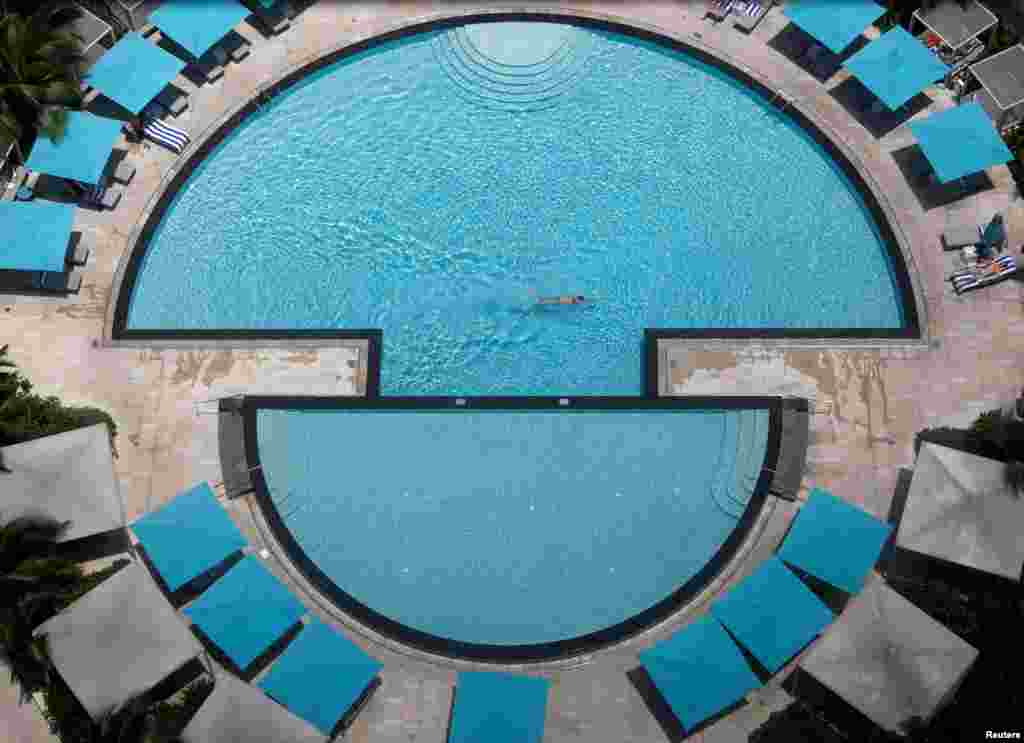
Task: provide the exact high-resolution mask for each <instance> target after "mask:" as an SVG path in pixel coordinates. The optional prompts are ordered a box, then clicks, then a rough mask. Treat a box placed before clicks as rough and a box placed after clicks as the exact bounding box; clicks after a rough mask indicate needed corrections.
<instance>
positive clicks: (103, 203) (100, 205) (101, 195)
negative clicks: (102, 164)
mask: <svg viewBox="0 0 1024 743" xmlns="http://www.w3.org/2000/svg"><path fill="white" fill-rule="evenodd" d="M120 201H121V192H120V191H112V190H111V189H109V188H107V186H106V185H105V184H101V183H97V184H95V185H92V186H88V187H87V188H86V189H85V192H84V194H83V195H82V199H81V204H82V206H91V207H95V208H97V209H113V208H114V207H116V206H117V205H118V204H119V203H120Z"/></svg>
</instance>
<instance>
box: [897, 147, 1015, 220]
mask: <svg viewBox="0 0 1024 743" xmlns="http://www.w3.org/2000/svg"><path fill="white" fill-rule="evenodd" d="M892 159H893V160H894V161H895V162H896V167H898V168H899V169H900V172H901V173H902V174H903V177H904V179H905V180H906V182H907V185H908V186H910V190H911V191H912V192H913V194H914V198H916V199H917V201H918V203H919V204H920V205H921V209H923V210H924V211H926V212H927V211H931V210H932V209H937V208H939V207H941V206H949V205H950V204H953V203H955V202H957V201H960V200H961V199H966V198H967V197H968V196H974V195H975V194H978V193H981V192H983V191H990V190H992V189H993V188H995V184H993V183H992V180H991V179H990V178H989V177H988V174H987V173H986V172H985V171H983V170H982V171H979V172H977V173H972V174H970V175H967V176H964V177H963V178H958V179H956V180H953V181H950V182H949V183H939V182H938V180H937V179H935V178H933V176H934V174H935V171H934V170H933V169H932V166H931V163H930V162H929V161H928V158H927V157H925V154H924V150H922V149H921V147H920V146H919V145H916V144H915V145H910V146H909V147H904V148H902V149H899V150H893V152H892Z"/></svg>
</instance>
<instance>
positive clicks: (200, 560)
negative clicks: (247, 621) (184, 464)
mask: <svg viewBox="0 0 1024 743" xmlns="http://www.w3.org/2000/svg"><path fill="white" fill-rule="evenodd" d="M132 531H133V532H134V533H135V536H136V537H137V538H138V540H139V541H140V542H141V543H142V546H143V547H145V549H146V555H147V556H148V557H149V559H150V562H152V563H153V566H154V567H155V568H156V570H157V572H158V573H160V576H161V577H162V578H163V579H164V582H165V583H167V587H168V588H169V589H170V590H171V591H176V590H178V589H179V588H181V586H183V585H184V584H185V583H187V582H188V581H190V580H192V578H195V577H196V576H197V575H199V574H200V573H202V572H203V571H205V570H209V569H210V568H212V567H213V566H214V565H216V564H217V563H219V562H220V561H221V560H223V559H224V558H225V557H227V556H228V555H230V554H231V553H232V552H234V551H236V550H239V549H241V548H242V547H244V546H245V537H243V536H242V534H241V533H240V532H239V531H238V529H237V528H236V527H235V524H234V522H233V521H232V520H231V517H230V516H228V514H227V513H226V512H225V511H224V509H223V508H222V507H221V505H220V504H219V503H218V502H217V497H216V496H215V495H214V494H213V490H212V489H211V488H210V485H209V484H208V483H205V482H203V483H200V484H199V485H196V486H195V487H194V488H192V489H191V490H186V491H185V492H184V493H181V494H180V495H178V496H177V497H176V498H174V500H172V501H170V502H169V503H167V504H165V505H163V506H161V507H160V508H158V509H157V510H155V511H153V512H151V513H147V514H146V515H145V516H143V517H142V518H140V519H139V520H138V521H136V522H135V523H134V524H132ZM186 545H187V547H184V546H186Z"/></svg>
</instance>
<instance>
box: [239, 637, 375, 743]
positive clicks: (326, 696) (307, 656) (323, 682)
mask: <svg viewBox="0 0 1024 743" xmlns="http://www.w3.org/2000/svg"><path fill="white" fill-rule="evenodd" d="M382 667H383V666H382V665H381V663H379V662H378V661H377V660H375V659H374V658H372V657H370V656H369V655H367V654H366V653H364V652H363V651H362V650H361V649H360V648H359V647H358V646H357V645H356V644H355V643H353V642H352V641H351V640H349V639H348V638H346V637H345V636H344V635H342V634H340V633H338V632H335V631H334V630H333V629H331V628H330V627H328V626H327V625H325V624H323V623H321V622H317V621H313V622H310V623H309V624H308V625H306V626H305V627H304V628H303V630H302V632H300V633H299V636H298V637H296V638H295V640H294V641H293V642H292V643H291V645H289V646H288V648H287V649H286V650H285V651H284V653H283V654H282V655H281V657H280V658H278V659H277V661H276V662H275V663H274V665H273V666H272V667H271V668H270V671H269V672H268V673H267V674H266V676H264V677H263V679H262V680H261V681H260V682H259V687H260V688H261V689H262V690H263V691H264V692H265V693H266V694H267V696H269V697H270V698H271V699H273V700H274V701H276V702H278V703H279V704H280V705H281V706H283V707H285V708H287V709H288V710H290V711H291V712H292V713H293V714H295V715H298V716H299V717H301V718H302V719H303V720H305V721H306V722H308V723H310V724H311V725H313V726H314V727H316V728H317V729H318V730H319V731H320V732H322V733H323V734H324V735H331V734H332V733H333V732H335V731H338V732H340V731H344V730H347V729H348V728H349V727H350V726H351V724H352V722H353V720H354V719H355V718H356V716H357V715H358V714H359V712H360V710H362V709H363V708H364V707H365V706H366V703H367V702H368V701H369V700H370V697H371V696H372V695H373V693H374V691H376V689H377V687H379V686H380V684H381V678H380V675H379V674H380V670H381V668H382Z"/></svg>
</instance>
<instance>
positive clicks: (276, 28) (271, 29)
mask: <svg viewBox="0 0 1024 743" xmlns="http://www.w3.org/2000/svg"><path fill="white" fill-rule="evenodd" d="M256 4H257V5H258V6H260V10H259V12H257V13H255V18H256V20H257V21H258V23H259V25H260V26H262V29H261V30H263V31H264V33H266V35H267V36H274V35H276V34H279V33H281V32H282V31H287V30H288V29H289V28H290V27H291V25H292V22H291V20H290V19H291V18H293V17H294V16H295V10H294V8H292V7H291V3H290V2H288V1H287V0H284V2H282V3H280V7H275V6H277V5H278V3H277V2H276V0H256Z"/></svg>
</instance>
